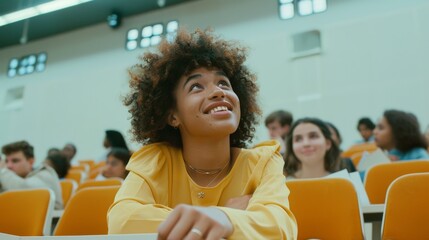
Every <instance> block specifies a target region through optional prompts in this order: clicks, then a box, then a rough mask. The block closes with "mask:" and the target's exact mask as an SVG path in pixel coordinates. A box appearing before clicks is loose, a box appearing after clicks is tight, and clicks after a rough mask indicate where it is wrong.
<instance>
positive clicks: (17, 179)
mask: <svg viewBox="0 0 429 240" xmlns="http://www.w3.org/2000/svg"><path fill="white" fill-rule="evenodd" d="M2 153H3V154H4V155H6V161H5V162H4V163H0V192H2V191H6V190H18V189H32V188H49V189H51V190H52V191H53V192H54V193H55V209H62V208H63V200H62V194H61V187H60V181H59V178H58V175H57V173H56V172H55V170H54V169H52V168H51V167H49V166H46V165H44V164H42V165H41V166H40V167H38V168H33V165H34V162H35V159H34V148H33V146H31V145H30V144H29V143H28V142H26V141H19V142H14V143H10V144H7V145H5V146H3V148H2Z"/></svg>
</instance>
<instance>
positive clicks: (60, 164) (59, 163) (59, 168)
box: [45, 153, 71, 179]
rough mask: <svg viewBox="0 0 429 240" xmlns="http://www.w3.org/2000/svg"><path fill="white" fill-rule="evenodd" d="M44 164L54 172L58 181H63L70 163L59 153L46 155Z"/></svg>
mask: <svg viewBox="0 0 429 240" xmlns="http://www.w3.org/2000/svg"><path fill="white" fill-rule="evenodd" d="M45 164H46V165H48V166H50V167H51V168H53V169H54V170H55V172H56V173H57V175H58V177H59V178H60V179H64V178H65V176H66V175H67V173H68V171H69V169H70V167H71V166H70V162H69V161H68V160H67V158H66V156H64V155H63V154H61V153H57V154H51V155H48V156H47V157H46V159H45Z"/></svg>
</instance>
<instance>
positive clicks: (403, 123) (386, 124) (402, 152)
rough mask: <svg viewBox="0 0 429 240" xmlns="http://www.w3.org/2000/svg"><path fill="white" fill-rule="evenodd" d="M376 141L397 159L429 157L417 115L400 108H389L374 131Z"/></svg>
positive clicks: (393, 158) (391, 157)
mask: <svg viewBox="0 0 429 240" xmlns="http://www.w3.org/2000/svg"><path fill="white" fill-rule="evenodd" d="M374 135H375V143H376V144H377V146H378V147H379V148H381V149H383V150H386V151H387V152H388V154H389V158H390V159H391V160H393V161H396V160H415V159H429V154H428V152H427V142H426V139H425V138H424V136H423V134H422V133H421V132H420V125H419V122H418V120H417V117H416V116H415V115H413V114H411V113H407V112H404V111H399V110H387V111H385V112H384V113H383V117H382V118H381V119H380V120H379V122H378V124H377V127H376V128H375V131H374Z"/></svg>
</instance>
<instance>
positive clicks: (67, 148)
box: [61, 143, 77, 164]
mask: <svg viewBox="0 0 429 240" xmlns="http://www.w3.org/2000/svg"><path fill="white" fill-rule="evenodd" d="M61 153H62V154H63V155H64V156H65V157H66V159H67V161H68V162H69V163H70V164H71V162H72V160H73V158H74V156H75V155H76V153H77V148H76V146H75V145H74V144H73V143H67V144H66V145H64V147H63V149H62V150H61Z"/></svg>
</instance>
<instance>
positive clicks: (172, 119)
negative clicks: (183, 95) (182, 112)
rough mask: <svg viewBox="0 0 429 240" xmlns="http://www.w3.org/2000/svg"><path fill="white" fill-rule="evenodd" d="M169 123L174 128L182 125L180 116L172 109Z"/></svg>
mask: <svg viewBox="0 0 429 240" xmlns="http://www.w3.org/2000/svg"><path fill="white" fill-rule="evenodd" d="M168 125H170V126H172V127H174V128H177V127H179V125H180V121H179V118H178V117H177V115H176V113H175V112H174V111H170V114H169V115H168Z"/></svg>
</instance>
